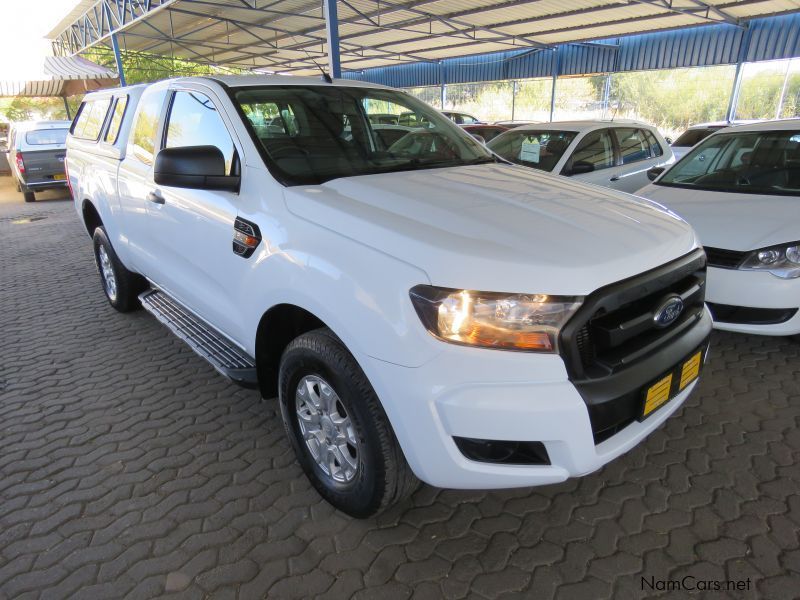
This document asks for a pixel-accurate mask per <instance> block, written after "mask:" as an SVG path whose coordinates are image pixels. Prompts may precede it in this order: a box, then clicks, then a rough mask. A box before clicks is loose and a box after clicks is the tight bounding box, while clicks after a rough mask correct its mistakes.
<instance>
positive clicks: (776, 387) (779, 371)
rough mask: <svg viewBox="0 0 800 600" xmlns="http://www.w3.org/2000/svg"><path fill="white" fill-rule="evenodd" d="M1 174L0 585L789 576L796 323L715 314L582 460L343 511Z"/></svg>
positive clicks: (798, 585) (412, 583)
mask: <svg viewBox="0 0 800 600" xmlns="http://www.w3.org/2000/svg"><path fill="white" fill-rule="evenodd" d="M3 180H4V183H3V187H2V192H1V193H2V194H3V195H4V197H5V198H4V201H3V202H0V273H1V276H0V597H2V598H15V599H16V598H38V597H41V598H71V599H78V598H88V599H92V600H95V599H99V598H123V597H128V598H152V597H169V598H173V597H174V598H209V597H211V598H215V599H217V598H219V599H225V598H263V597H274V598H308V597H315V596H319V597H324V598H337V599H338V598H350V597H353V598H380V599H381V600H389V599H391V598H409V597H411V598H464V597H475V598H499V597H502V598H515V597H519V598H550V597H556V598H568V599H576V598H612V597H613V598H641V597H645V596H654V595H659V592H653V591H649V590H648V589H647V588H646V589H645V590H643V589H642V585H643V584H642V581H641V578H642V577H647V578H649V577H653V578H655V579H656V580H665V579H680V578H682V577H684V576H686V575H692V576H694V577H696V578H697V579H698V580H724V579H746V578H750V579H751V581H752V582H753V584H752V586H751V589H750V591H749V592H746V591H745V592H740V593H739V594H738V596H737V595H732V594H729V595H727V596H726V595H725V594H716V595H712V596H710V597H719V598H722V597H740V598H792V597H798V594H800V576H798V573H799V572H800V549H798V548H799V546H800V541H799V540H798V535H799V534H798V532H799V531H800V467H798V462H800V460H799V459H800V428H798V425H799V424H800V385H798V372H799V371H800V343H798V342H796V341H791V340H786V339H779V338H760V337H755V336H740V335H731V334H719V333H718V334H715V335H714V337H713V350H712V354H711V359H710V362H709V364H708V365H707V368H706V370H705V374H704V377H703V381H702V383H701V385H700V389H699V393H695V394H694V396H693V397H692V398H690V399H689V401H688V402H687V403H686V405H685V407H684V408H683V409H682V410H681V411H679V412H678V413H677V414H676V415H675V416H674V417H673V418H671V419H670V420H669V421H668V422H667V423H666V424H665V425H664V426H662V427H661V428H660V429H659V430H658V431H656V432H654V433H653V434H652V435H651V436H650V437H649V438H648V439H647V441H646V442H645V443H644V444H643V445H641V446H639V447H638V448H636V449H634V450H633V451H631V452H630V453H628V454H627V455H626V456H624V457H622V458H621V459H618V460H617V461H615V462H613V463H612V464H610V465H608V466H607V467H606V468H605V469H603V470H602V471H600V472H598V473H595V474H593V475H590V476H587V477H584V478H582V479H577V480H571V481H568V482H566V483H563V484H560V485H553V486H548V487H543V488H537V489H523V490H514V491H502V492H483V491H475V492H465V491H445V490H439V489H433V488H430V487H423V488H421V489H420V490H419V491H418V492H417V493H416V494H415V495H414V496H413V498H412V500H411V501H410V502H408V503H406V504H404V505H402V506H398V507H396V508H394V509H392V510H391V511H390V512H388V513H386V514H384V515H382V516H380V517H378V518H376V519H371V520H367V521H356V520H352V519H349V518H347V517H344V516H342V515H341V514H338V513H336V512H334V511H333V510H332V509H331V508H330V507H329V506H328V505H327V504H325V503H324V502H322V501H321V500H320V498H319V497H318V496H317V494H316V493H315V492H314V490H313V489H312V488H311V487H310V485H309V484H308V483H307V482H306V479H305V478H304V477H303V475H302V473H301V471H300V469H299V468H298V466H297V465H296V464H295V461H294V458H293V456H292V453H291V450H290V448H289V445H288V443H287V441H286V440H285V439H284V433H283V429H282V426H281V423H280V417H279V414H278V409H277V406H276V403H275V401H274V400H269V401H265V400H261V399H260V398H259V397H258V394H257V393H255V392H253V391H248V390H243V389H241V388H238V387H236V386H234V385H232V384H229V383H228V382H227V381H226V380H225V379H223V378H222V377H221V376H219V375H217V373H216V372H215V371H214V370H213V369H212V368H211V367H209V366H208V365H207V364H206V363H204V362H203V361H202V360H201V359H200V358H198V357H197V356H196V355H194V354H193V353H192V352H191V351H190V350H189V349H188V348H187V347H186V346H184V345H183V344H182V343H181V342H180V341H178V340H177V339H175V338H173V337H172V336H171V335H170V334H168V333H167V331H166V330H165V329H164V328H163V327H161V326H160V325H159V324H158V323H156V321H155V320H154V319H152V318H151V317H149V316H148V315H147V314H146V313H144V312H142V311H139V312H137V313H134V314H131V315H121V314H118V313H116V312H115V311H114V310H112V309H111V308H110V307H109V306H107V304H106V301H105V299H104V297H103V295H102V292H101V290H100V283H99V279H98V277H97V275H96V273H95V271H94V265H93V262H92V259H91V253H90V244H89V240H88V238H87V237H86V236H85V234H84V233H83V231H82V229H81V226H80V225H79V222H78V219H77V217H76V215H75V214H74V211H73V209H72V206H71V204H70V203H69V202H66V201H63V200H60V201H56V200H53V201H45V202H37V203H36V204H33V205H25V204H23V203H22V202H21V201H19V195H15V194H14V192H13V191H10V190H9V188H8V185H7V181H8V180H7V178H3ZM23 217H46V218H44V219H42V220H38V221H31V222H27V223H18V222H15V221H18V220H19V219H21V218H23ZM664 594H665V595H670V594H667V593H664ZM699 597H702V596H699Z"/></svg>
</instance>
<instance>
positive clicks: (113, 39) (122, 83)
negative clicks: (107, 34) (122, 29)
mask: <svg viewBox="0 0 800 600" xmlns="http://www.w3.org/2000/svg"><path fill="white" fill-rule="evenodd" d="M111 47H112V48H113V49H114V60H115V61H116V63H117V73H119V84H120V86H122V87H125V86H126V85H128V84H127V83H125V68H124V67H123V66H122V55H121V54H120V52H119V41H118V40H117V34H116V33H112V34H111Z"/></svg>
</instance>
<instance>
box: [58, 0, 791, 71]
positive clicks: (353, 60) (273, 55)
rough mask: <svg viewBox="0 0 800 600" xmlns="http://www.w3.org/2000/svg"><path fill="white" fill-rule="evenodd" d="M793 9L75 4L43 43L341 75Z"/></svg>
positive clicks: (780, 1) (687, 4) (176, 1)
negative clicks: (51, 41) (326, 69)
mask: <svg viewBox="0 0 800 600" xmlns="http://www.w3.org/2000/svg"><path fill="white" fill-rule="evenodd" d="M799 8H800V7H798V5H797V3H796V2H794V1H793V0H736V1H732V0H571V1H567V2H564V1H559V0H416V1H413V2H410V1H406V0H338V1H337V0H80V1H78V2H76V6H75V8H74V9H73V10H72V11H71V12H70V13H69V14H68V15H66V16H65V17H64V19H62V20H61V22H60V23H59V24H58V25H57V26H56V27H55V28H54V29H53V30H52V31H51V32H50V34H49V35H48V38H50V39H52V40H53V45H54V49H55V52H56V54H58V55H61V56H74V55H77V54H78V53H80V52H82V51H84V50H86V49H88V48H91V47H93V46H97V45H104V46H108V47H113V46H114V45H116V44H118V45H119V46H120V47H121V48H122V50H123V51H125V50H127V51H138V52H147V53H153V54H157V55H163V56H173V57H176V58H183V59H187V60H191V61H195V62H199V63H205V64H213V65H218V66H224V67H237V68H243V69H250V70H258V71H261V72H265V71H270V72H277V73H293V74H298V75H311V74H315V73H319V70H320V69H322V68H324V66H325V65H326V63H327V64H328V70H329V72H331V73H332V74H333V75H334V76H338V75H339V73H338V71H339V66H338V65H340V67H341V69H342V70H344V71H360V70H363V69H367V68H371V67H381V66H389V65H396V64H402V63H412V62H429V63H430V62H433V63H436V62H438V61H440V60H442V59H445V58H449V57H454V56H466V55H473V54H485V53H490V52H497V51H502V50H513V49H530V50H531V51H540V50H551V49H553V48H554V47H555V46H556V45H558V44H565V43H570V42H585V41H587V40H597V39H604V38H613V37H620V36H625V35H631V34H636V33H643V32H650V31H659V30H665V29H675V28H681V27H691V26H697V25H704V24H709V23H727V24H731V25H734V26H743V24H744V23H746V21H748V20H750V19H753V18H755V17H759V16H767V15H777V14H782V13H787V12H794V11H797V10H798V9H799ZM326 15H330V16H331V19H330V20H328V19H326ZM329 49H330V50H331V51H330V52H329V51H328V50H329Z"/></svg>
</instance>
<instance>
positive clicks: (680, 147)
mask: <svg viewBox="0 0 800 600" xmlns="http://www.w3.org/2000/svg"><path fill="white" fill-rule="evenodd" d="M758 122H759V121H756V120H750V121H716V122H714V123H699V124H697V125H692V126H691V127H689V129H687V130H686V131H684V132H683V133H682V134H680V135H679V136H678V138H677V139H676V140H675V141H674V142H672V143H671V144H670V146H671V147H672V153H673V154H674V155H675V160H678V159H680V158H681V157H682V156H683V155H684V154H686V153H687V152H688V151H689V150H691V149H692V146H696V145H697V144H699V143H700V142H702V141H703V140H704V139H706V138H707V137H708V136H710V135H711V134H712V133H716V132H717V131H719V130H720V129H725V128H726V127H734V126H736V125H749V124H751V123H758Z"/></svg>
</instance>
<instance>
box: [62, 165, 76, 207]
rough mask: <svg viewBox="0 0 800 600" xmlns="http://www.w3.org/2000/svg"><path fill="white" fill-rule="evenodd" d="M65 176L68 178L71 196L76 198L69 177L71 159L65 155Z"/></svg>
mask: <svg viewBox="0 0 800 600" xmlns="http://www.w3.org/2000/svg"><path fill="white" fill-rule="evenodd" d="M64 176H65V177H66V178H67V187H68V188H69V197H70V198H72V199H73V200H74V199H75V190H73V189H72V180H71V179H70V178H69V161H67V157H66V156H65V157H64Z"/></svg>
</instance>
